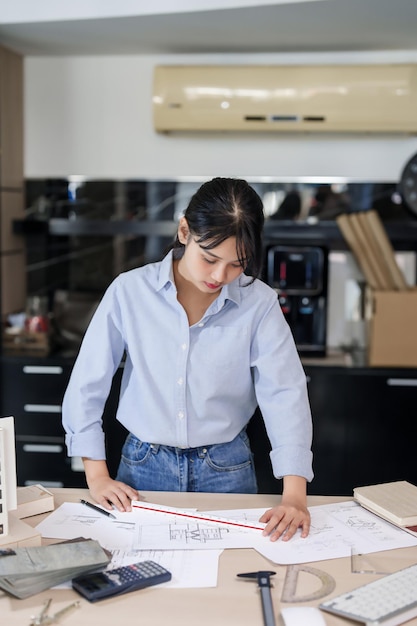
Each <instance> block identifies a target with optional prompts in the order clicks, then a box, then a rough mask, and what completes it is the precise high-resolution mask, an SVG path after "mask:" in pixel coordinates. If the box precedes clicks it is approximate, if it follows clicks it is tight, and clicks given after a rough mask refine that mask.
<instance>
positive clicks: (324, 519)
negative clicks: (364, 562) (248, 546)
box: [208, 501, 417, 565]
mask: <svg viewBox="0 0 417 626" xmlns="http://www.w3.org/2000/svg"><path fill="white" fill-rule="evenodd" d="M309 511H310V515H311V527H310V533H309V535H308V537H306V538H304V539H302V538H301V531H298V533H297V534H296V535H295V536H294V537H293V538H292V539H290V540H289V541H288V542H283V541H280V540H278V541H275V542H271V541H267V542H265V541H263V539H264V538H262V539H261V540H256V538H253V539H254V541H253V544H252V547H253V548H255V550H257V551H258V552H260V554H262V555H263V556H265V557H266V558H267V559H269V560H271V561H272V562H274V563H277V564H281V565H289V564H296V563H309V562H310V563H311V562H313V561H324V560H327V559H334V558H340V557H346V556H350V555H351V553H352V549H353V550H355V552H356V553H359V554H369V553H371V552H382V551H384V550H393V549H395V548H407V547H411V546H417V538H415V537H413V536H412V535H410V534H409V533H407V532H405V531H403V530H401V529H400V528H398V527H396V526H393V525H392V524H390V523H389V522H386V521H384V520H383V519H381V518H380V517H378V516H377V515H374V514H373V513H371V512H370V511H367V510H366V509H364V508H363V507H361V506H360V505H359V504H358V503H357V502H353V501H348V502H338V503H334V504H324V505H319V506H313V507H309ZM208 513H209V514H211V515H220V514H221V515H224V516H226V517H229V518H232V519H245V520H246V521H248V522H250V521H255V520H258V519H259V518H260V517H261V515H263V514H264V513H265V509H249V510H242V511H240V510H231V511H208ZM242 516H244V517H242Z"/></svg>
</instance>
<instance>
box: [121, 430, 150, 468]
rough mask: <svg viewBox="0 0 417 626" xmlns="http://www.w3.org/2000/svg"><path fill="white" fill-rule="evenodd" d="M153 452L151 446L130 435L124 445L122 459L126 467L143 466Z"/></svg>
mask: <svg viewBox="0 0 417 626" xmlns="http://www.w3.org/2000/svg"><path fill="white" fill-rule="evenodd" d="M151 452H152V445H151V444H149V443H146V442H144V441H141V440H140V439H138V438H137V437H135V435H132V434H131V433H130V434H129V435H128V436H127V437H126V441H125V443H124V445H123V448H122V454H121V458H122V461H123V463H125V464H126V465H130V466H135V465H142V464H143V463H146V461H147V459H148V457H149V455H150V454H151Z"/></svg>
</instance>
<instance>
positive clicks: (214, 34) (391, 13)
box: [0, 0, 417, 56]
mask: <svg viewBox="0 0 417 626" xmlns="http://www.w3.org/2000/svg"><path fill="white" fill-rule="evenodd" d="M19 1H21V0H14V2H13V3H12V4H13V5H14V10H15V13H16V10H17V9H16V7H17V6H18V5H19ZM32 1H33V0H32ZM39 2H41V0H38V2H37V3H35V5H32V6H38V5H39ZM141 4H142V3H141ZM146 4H147V3H146ZM165 4H166V3H165ZM172 4H174V0H172ZM185 4H188V5H189V6H190V7H192V8H193V9H194V6H193V5H195V7H196V8H197V7H198V4H199V0H195V1H194V3H193V2H188V3H185ZM219 4H221V3H219V2H214V3H213V5H212V6H213V8H212V9H210V10H207V3H203V5H204V10H201V4H200V7H199V8H198V9H199V10H188V11H184V8H182V9H181V12H175V9H172V10H171V11H170V12H165V13H163V12H161V11H158V12H155V13H154V14H150V13H149V8H147V11H146V14H145V13H144V12H143V11H142V14H141V15H137V14H136V15H129V16H127V15H123V16H120V17H117V16H107V17H104V18H97V17H93V18H91V17H88V18H85V16H83V18H82V19H74V16H70V17H69V18H68V16H66V18H65V19H64V20H60V19H57V17H56V15H55V14H51V15H49V16H48V15H45V12H43V13H41V12H39V15H40V17H39V19H34V18H33V16H32V19H30V20H29V19H28V20H27V21H26V22H25V21H23V20H24V19H25V15H26V14H25V13H22V14H21V15H20V16H19V19H16V15H15V16H14V17H13V16H11V17H10V15H9V16H8V19H7V20H6V19H2V17H3V15H2V12H5V11H4V10H2V9H1V8H0V43H2V44H3V45H5V46H8V47H10V48H12V49H14V50H16V51H18V52H21V53H22V54H24V55H31V56H36V55H104V54H110V55H115V54H183V53H187V54H198V53H280V52H284V53H285V52H291V53H293V52H332V51H334V52H341V51H379V50H389V51H390V50H404V51H407V50H412V51H416V50H417V0H314V1H313V0H305V1H304V2H298V1H295V0H287V2H285V0H280V1H279V2H277V3H276V4H273V3H271V1H270V0H266V3H265V4H262V5H259V6H242V7H236V6H235V7H234V8H225V9H219V8H218V5H219ZM236 4H238V3H236V2H235V3H233V2H232V3H230V2H229V3H228V2H226V3H225V5H229V7H230V6H231V5H236ZM242 4H246V5H249V4H253V5H254V4H256V3H255V2H253V3H248V2H245V1H244V2H242ZM152 5H153V3H151V6H152ZM168 5H169V3H168ZM58 6H59V4H58ZM113 7H114V4H113ZM173 11H174V12H173ZM9 13H10V12H9ZM80 14H81V13H80Z"/></svg>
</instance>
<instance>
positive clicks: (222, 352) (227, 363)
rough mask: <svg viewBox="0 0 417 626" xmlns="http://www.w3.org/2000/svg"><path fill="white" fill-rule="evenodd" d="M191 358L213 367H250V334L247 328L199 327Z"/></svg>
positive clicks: (196, 363)
mask: <svg viewBox="0 0 417 626" xmlns="http://www.w3.org/2000/svg"><path fill="white" fill-rule="evenodd" d="M190 360H191V361H192V362H193V364H194V365H196V366H198V363H199V362H200V363H204V364H205V366H207V365H211V367H213V368H216V369H217V368H219V369H220V368H231V367H235V368H244V369H246V368H249V363H250V334H249V331H248V329H247V328H236V327H232V326H214V327H211V328H207V327H205V328H202V329H198V332H197V333H196V335H195V337H193V343H192V350H191V353H190Z"/></svg>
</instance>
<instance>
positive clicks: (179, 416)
mask: <svg viewBox="0 0 417 626" xmlns="http://www.w3.org/2000/svg"><path fill="white" fill-rule="evenodd" d="M178 418H179V419H180V420H182V419H184V413H183V411H178Z"/></svg>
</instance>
